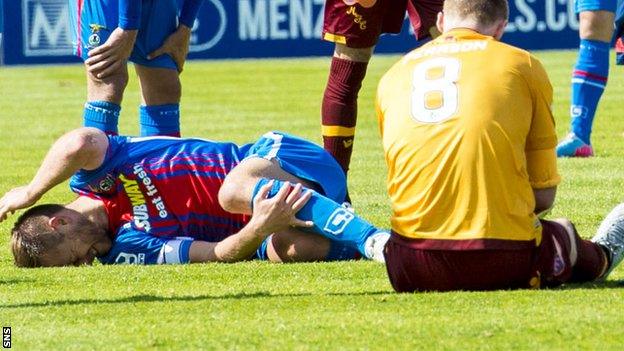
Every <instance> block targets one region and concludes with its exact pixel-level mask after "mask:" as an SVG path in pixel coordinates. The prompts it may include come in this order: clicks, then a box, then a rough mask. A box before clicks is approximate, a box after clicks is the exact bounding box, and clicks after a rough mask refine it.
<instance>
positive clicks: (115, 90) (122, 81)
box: [88, 72, 128, 103]
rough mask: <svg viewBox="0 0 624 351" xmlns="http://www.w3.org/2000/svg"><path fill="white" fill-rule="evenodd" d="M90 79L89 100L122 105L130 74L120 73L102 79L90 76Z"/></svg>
mask: <svg viewBox="0 0 624 351" xmlns="http://www.w3.org/2000/svg"><path fill="white" fill-rule="evenodd" d="M88 77H89V100H90V101H96V100H99V101H111V102H115V103H120V102H121V100H122V98H123V93H124V90H126V86H127V85H128V73H127V72H119V73H117V74H114V75H112V76H110V77H106V78H104V79H100V78H97V77H95V76H94V75H92V74H91V73H89V74H88Z"/></svg>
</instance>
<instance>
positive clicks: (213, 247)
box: [189, 182, 312, 262]
mask: <svg viewBox="0 0 624 351" xmlns="http://www.w3.org/2000/svg"><path fill="white" fill-rule="evenodd" d="M272 186H273V182H269V183H267V184H265V185H264V186H262V187H261V188H260V191H259V192H258V195H257V196H256V198H255V199H254V201H253V204H254V211H253V215H252V217H251V220H250V221H249V223H247V225H245V226H244V227H243V228H242V229H241V230H240V231H239V232H238V233H236V234H234V235H232V236H230V237H228V238H226V239H224V240H222V241H220V242H218V243H210V242H206V241H195V242H193V243H192V244H191V248H190V252H189V258H190V261H191V262H211V261H216V262H236V261H241V260H245V259H248V258H249V257H251V256H252V255H253V253H254V252H255V251H256V250H257V248H258V246H260V244H261V243H262V241H263V240H264V239H266V237H267V236H269V235H270V234H272V233H276V232H282V231H285V230H287V229H289V227H291V226H296V227H311V226H312V223H311V222H309V221H302V220H299V219H297V218H296V217H295V213H297V212H298V211H299V210H300V209H301V208H302V207H303V206H304V205H305V204H306V203H307V202H308V200H310V196H311V192H309V191H302V190H303V186H302V185H301V184H296V185H295V186H291V185H290V184H289V183H288V182H286V183H285V184H284V186H282V187H281V188H280V190H279V191H278V193H277V194H276V195H275V196H274V197H271V198H269V197H268V196H269V192H270V190H271V187H272Z"/></svg>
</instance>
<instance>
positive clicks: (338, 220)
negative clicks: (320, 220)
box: [323, 208, 355, 235]
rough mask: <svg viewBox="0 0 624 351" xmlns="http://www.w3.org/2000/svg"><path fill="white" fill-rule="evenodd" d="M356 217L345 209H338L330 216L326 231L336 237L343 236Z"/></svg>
mask: <svg viewBox="0 0 624 351" xmlns="http://www.w3.org/2000/svg"><path fill="white" fill-rule="evenodd" d="M353 218H355V215H354V214H353V213H351V212H350V211H349V210H347V209H345V208H338V209H336V210H335V211H334V213H332V214H331V215H330V216H329V219H328V220H327V223H325V227H324V228H323V230H324V231H326V232H329V233H332V234H334V235H339V234H342V232H343V231H344V229H345V227H346V226H347V224H349V223H350V222H351V221H352V220H353Z"/></svg>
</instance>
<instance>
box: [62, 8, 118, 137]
mask: <svg viewBox="0 0 624 351" xmlns="http://www.w3.org/2000/svg"><path fill="white" fill-rule="evenodd" d="M117 23H118V4H117V1H116V0H100V1H95V0H87V1H70V24H71V32H72V42H73V43H74V54H75V55H77V56H79V57H80V58H82V59H83V61H84V60H86V59H87V58H88V52H89V50H91V49H93V48H95V47H97V46H99V45H101V44H103V43H104V42H106V40H107V39H108V37H109V36H110V34H111V32H112V30H113V29H115V28H117ZM86 71H87V102H86V103H85V107H84V113H83V118H84V125H85V126H86V127H95V128H98V129H100V130H103V131H104V132H106V133H109V134H117V131H118V129H117V122H118V119H119V112H120V110H121V100H122V97H123V92H124V90H125V88H126V85H127V83H128V71H127V67H126V66H125V65H124V66H122V67H121V68H120V69H119V70H117V71H116V72H115V73H113V74H112V75H110V76H107V77H106V78H103V79H100V78H97V77H96V76H95V75H94V74H93V73H91V72H89V71H88V70H86Z"/></svg>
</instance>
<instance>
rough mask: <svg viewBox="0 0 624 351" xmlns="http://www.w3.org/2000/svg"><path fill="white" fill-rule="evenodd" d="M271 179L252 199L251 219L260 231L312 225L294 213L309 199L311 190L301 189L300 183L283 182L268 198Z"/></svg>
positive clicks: (274, 230) (273, 231) (267, 231)
mask: <svg viewBox="0 0 624 351" xmlns="http://www.w3.org/2000/svg"><path fill="white" fill-rule="evenodd" d="M272 186H273V181H270V182H268V183H267V184H265V185H264V186H262V187H261V188H260V191H258V194H257V195H256V197H255V198H254V200H253V203H254V210H253V215H252V217H251V221H252V222H255V225H256V226H257V228H258V231H259V232H261V233H265V234H267V233H269V234H270V233H275V232H279V231H282V230H286V229H288V227H290V226H298V227H312V226H313V223H312V222H311V221H302V220H300V219H297V218H296V217H295V214H296V213H297V212H299V210H300V209H301V208H302V207H303V206H304V205H305V204H306V203H307V202H308V200H310V197H311V196H312V193H311V191H309V190H308V191H302V190H303V186H302V185H301V184H296V185H294V186H293V185H292V184H290V183H289V182H285V183H284V185H283V186H282V187H281V188H280V190H279V191H278V192H277V194H275V196H273V197H271V198H269V197H268V196H269V192H270V191H271V187H272Z"/></svg>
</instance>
